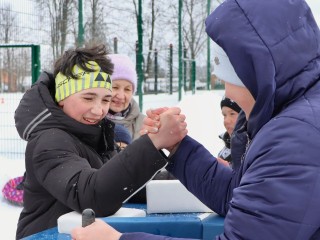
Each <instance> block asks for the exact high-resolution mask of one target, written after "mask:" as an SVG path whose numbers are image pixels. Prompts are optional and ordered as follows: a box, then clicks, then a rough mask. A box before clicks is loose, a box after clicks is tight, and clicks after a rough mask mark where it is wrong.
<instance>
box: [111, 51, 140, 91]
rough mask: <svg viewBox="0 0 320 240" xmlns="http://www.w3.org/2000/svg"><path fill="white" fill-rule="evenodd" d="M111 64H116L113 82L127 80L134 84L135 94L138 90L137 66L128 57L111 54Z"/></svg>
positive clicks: (112, 76)
mask: <svg viewBox="0 0 320 240" xmlns="http://www.w3.org/2000/svg"><path fill="white" fill-rule="evenodd" d="M108 56H109V58H110V59H111V62H112V63H113V64H114V69H113V74H112V75H111V79H112V81H116V80H127V81H129V82H131V83H132V86H133V93H135V92H136V90H137V72H136V68H135V65H134V64H133V62H132V61H131V59H130V58H129V57H128V56H127V55H123V54H109V55H108Z"/></svg>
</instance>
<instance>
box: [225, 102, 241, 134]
mask: <svg viewBox="0 0 320 240" xmlns="http://www.w3.org/2000/svg"><path fill="white" fill-rule="evenodd" d="M221 112H222V115H223V125H224V127H225V128H226V130H227V132H228V134H229V135H230V136H231V134H232V132H233V129H234V126H235V125H236V122H237V118H238V113H237V112H236V111H234V110H233V109H231V108H229V107H226V106H223V107H222V109H221Z"/></svg>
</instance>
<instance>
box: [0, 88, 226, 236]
mask: <svg viewBox="0 0 320 240" xmlns="http://www.w3.org/2000/svg"><path fill="white" fill-rule="evenodd" d="M223 94H224V91H223V90H213V91H197V92H196V94H195V95H192V94H191V93H190V92H188V93H183V94H182V101H181V102H179V101H178V95H177V93H174V94H172V95H169V94H158V95H145V96H143V112H145V111H146V110H147V109H149V108H156V107H163V106H168V107H170V106H180V107H181V109H182V112H183V113H184V114H185V115H186V116H187V120H186V121H187V123H188V130H189V135H190V136H192V137H194V138H195V139H196V140H198V141H199V142H200V143H202V144H203V145H204V146H205V147H207V149H208V150H209V151H210V152H211V153H212V154H214V155H216V154H217V153H218V151H219V150H220V149H221V148H222V146H223V143H222V140H220V139H219V137H218V135H219V134H220V133H222V132H223V131H224V127H223V117H222V115H221V112H220V100H221V98H222V96H223ZM1 98H4V99H5V101H4V102H3V103H1V104H0V114H1V121H0V131H1V135H2V137H0V139H4V138H6V139H12V140H7V141H1V140H0V152H2V154H0V165H1V168H0V187H1V190H2V188H3V185H4V184H5V183H6V182H7V181H8V180H9V179H11V178H14V177H17V176H21V175H23V172H24V159H23V151H24V148H25V142H24V141H22V140H21V141H20V140H19V136H18V134H17V132H16V130H15V127H14V118H13V116H14V110H15V109H16V107H17V104H18V102H19V99H20V98H21V94H14V95H13V94H10V96H9V95H6V94H2V93H0V101H1ZM8 99H15V100H13V101H8ZM135 99H136V100H138V96H135ZM11 141H15V145H13V144H9V142H11ZM6 150H7V151H8V152H11V151H17V152H21V154H20V155H18V156H20V157H12V154H8V155H6V154H3V152H5V151H6ZM21 209H22V208H21V207H17V206H14V205H11V204H10V203H7V201H6V200H5V199H4V198H3V196H2V194H1V196H0V213H1V218H0V226H1V239H6V240H14V239H15V231H16V225H17V222H18V217H19V214H20V211H21Z"/></svg>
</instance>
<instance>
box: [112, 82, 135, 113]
mask: <svg viewBox="0 0 320 240" xmlns="http://www.w3.org/2000/svg"><path fill="white" fill-rule="evenodd" d="M132 96H133V86H132V83H131V82H129V81H127V80H115V81H113V82H112V100H111V104H110V109H111V110H112V111H114V112H121V111H123V110H125V109H127V108H128V106H129V104H130V102H131V99H132Z"/></svg>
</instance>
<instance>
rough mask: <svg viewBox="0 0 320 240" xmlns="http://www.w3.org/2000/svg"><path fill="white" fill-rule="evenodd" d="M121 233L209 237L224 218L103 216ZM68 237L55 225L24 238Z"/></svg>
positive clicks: (220, 228)
mask: <svg viewBox="0 0 320 240" xmlns="http://www.w3.org/2000/svg"><path fill="white" fill-rule="evenodd" d="M125 207H134V208H140V209H145V205H144V204H126V205H125ZM102 220H104V221H105V222H107V223H109V224H110V225H111V226H113V227H114V228H115V229H117V230H118V231H120V232H147V233H152V234H157V235H166V236H172V237H182V238H196V239H203V240H212V239H214V237H215V236H216V235H218V234H220V233H222V232H223V222H224V218H223V217H219V216H218V215H216V214H215V213H213V214H209V215H208V216H206V215H204V214H203V213H185V214H182V213H177V214H147V216H146V217H123V218H119V217H108V218H102ZM41 239H59V240H66V239H71V237H70V235H69V234H61V233H59V232H58V229H57V227H55V228H51V229H48V230H45V231H43V232H40V233H37V234H34V235H31V236H29V237H26V238H24V240H41Z"/></svg>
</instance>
